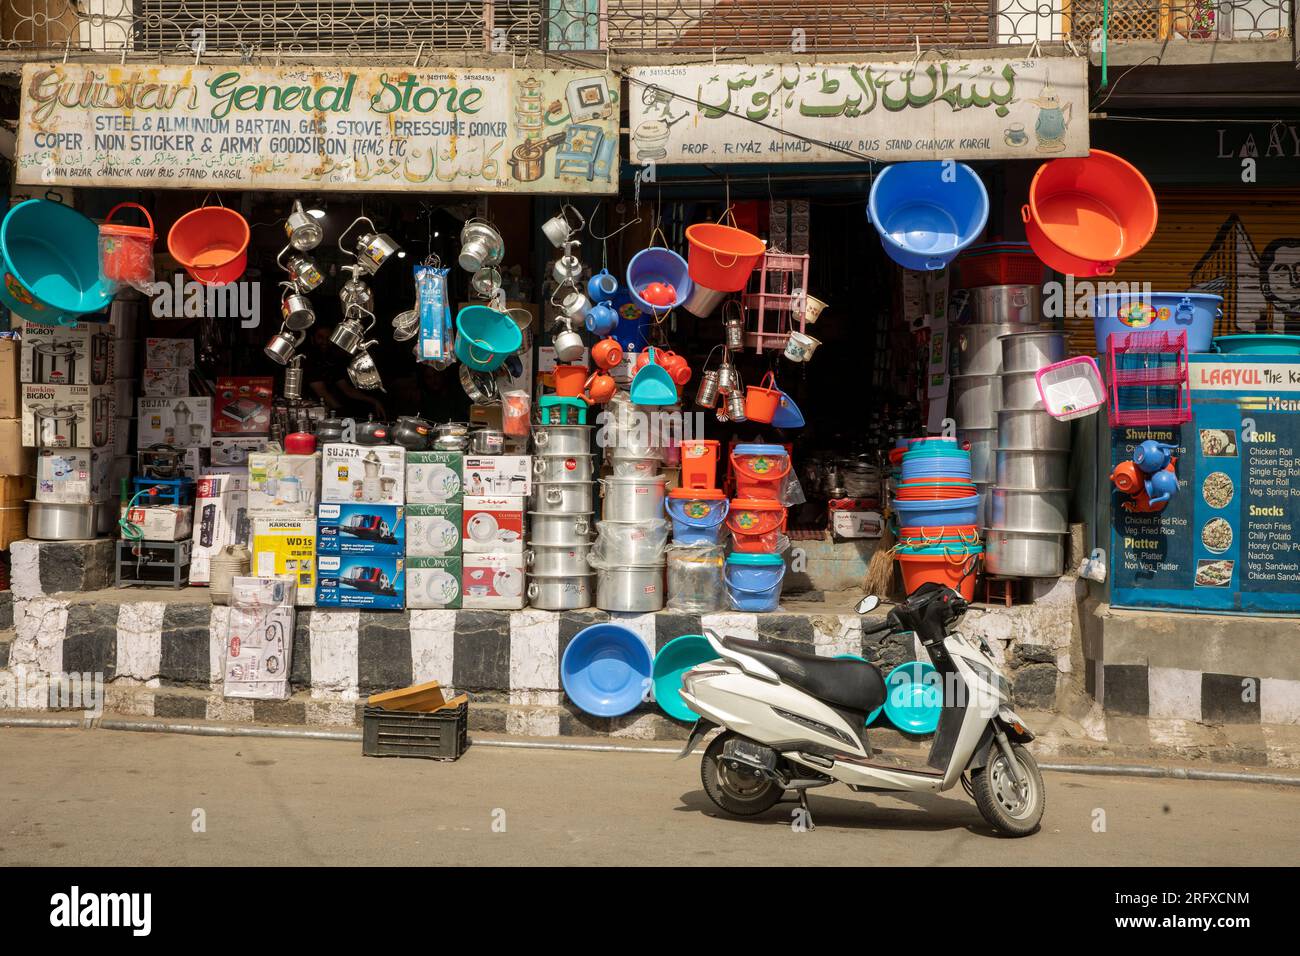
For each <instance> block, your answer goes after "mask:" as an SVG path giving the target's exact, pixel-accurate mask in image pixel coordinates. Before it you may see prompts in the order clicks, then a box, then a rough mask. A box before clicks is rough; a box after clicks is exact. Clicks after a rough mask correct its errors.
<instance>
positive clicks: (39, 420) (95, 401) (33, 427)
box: [22, 383, 116, 448]
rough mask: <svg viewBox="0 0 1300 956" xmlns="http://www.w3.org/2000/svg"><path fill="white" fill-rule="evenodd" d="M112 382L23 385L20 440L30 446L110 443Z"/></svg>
mask: <svg viewBox="0 0 1300 956" xmlns="http://www.w3.org/2000/svg"><path fill="white" fill-rule="evenodd" d="M114 392H115V390H114V388H113V386H112V385H40V384H36V383H28V384H26V385H24V386H23V417H22V421H23V444H24V445H26V446H27V447H29V448H104V447H107V446H110V445H112V444H113V432H114V427H113V426H114V418H115V416H116V411H115V404H114V401H113V396H114Z"/></svg>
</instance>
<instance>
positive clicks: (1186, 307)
mask: <svg viewBox="0 0 1300 956" xmlns="http://www.w3.org/2000/svg"><path fill="white" fill-rule="evenodd" d="M1221 315H1223V296H1221V295H1209V294H1207V293H1202V292H1152V293H1151V294H1149V295H1138V294H1132V293H1128V292H1115V293H1111V294H1108V295H1098V296H1093V299H1092V324H1093V328H1094V329H1095V331H1096V335H1097V352H1098V354H1100V355H1105V354H1106V342H1107V340H1108V339H1109V338H1110V336H1111V334H1112V333H1114V334H1116V335H1124V334H1127V333H1129V332H1186V333H1187V351H1188V352H1209V351H1210V350H1211V349H1212V348H1213V344H1212V343H1213V339H1214V323H1215V321H1216V320H1217V319H1218V318H1219V317H1220V316H1221Z"/></svg>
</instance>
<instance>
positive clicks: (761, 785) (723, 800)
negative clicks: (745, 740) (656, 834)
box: [700, 730, 785, 817]
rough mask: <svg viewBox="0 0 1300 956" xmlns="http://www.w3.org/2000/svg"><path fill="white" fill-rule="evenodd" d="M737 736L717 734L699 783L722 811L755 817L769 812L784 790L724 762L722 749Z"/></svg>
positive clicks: (728, 733)
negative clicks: (766, 811)
mask: <svg viewBox="0 0 1300 956" xmlns="http://www.w3.org/2000/svg"><path fill="white" fill-rule="evenodd" d="M735 736H738V735H737V734H733V733H732V732H731V731H729V730H728V731H726V732H724V733H721V734H718V736H716V737H714V738H713V741H712V743H710V744H709V746H708V748H707V749H706V750H705V751H704V758H703V759H702V760H701V761H700V782H701V783H703V784H704V792H705V793H707V794H708V795H709V799H710V800H712V801H713V802H714V803H715V804H716V805H717V806H718V807H719V809H722V810H725V811H727V813H731V814H735V815H736V816H738V817H752V816H754V815H756V814H759V813H762V812H763V811H765V810H770V809H772V807H774V806H776V804H777V802H778V801H779V800H780V799H781V797H782V796H783V795H784V793H785V790H783V789H782V788H781V786H780V785H779V784H777V783H776V781H774V780H771V779H769V778H767V777H761V776H753V775H751V774H750V773H749V772H748V771H747V770H741V771H736V770H733V769H732V768H730V767H728V766H727V765H726V763H725V762H724V761H723V759H722V748H723V747H725V746H726V745H727V741H728V740H730V739H731V738H732V737H735Z"/></svg>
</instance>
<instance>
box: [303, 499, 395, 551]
mask: <svg viewBox="0 0 1300 956" xmlns="http://www.w3.org/2000/svg"><path fill="white" fill-rule="evenodd" d="M404 511H405V509H404V508H403V507H402V505H371V504H333V503H330V502H322V503H321V506H320V508H319V509H318V510H317V514H316V517H317V521H316V553H317V555H322V554H381V555H389V556H393V557H399V558H400V557H401V556H402V555H403V554H405V553H406V520H405V515H404Z"/></svg>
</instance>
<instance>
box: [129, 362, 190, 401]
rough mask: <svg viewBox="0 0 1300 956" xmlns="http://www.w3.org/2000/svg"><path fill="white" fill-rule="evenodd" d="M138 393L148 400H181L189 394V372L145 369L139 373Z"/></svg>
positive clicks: (177, 369)
mask: <svg viewBox="0 0 1300 956" xmlns="http://www.w3.org/2000/svg"><path fill="white" fill-rule="evenodd" d="M140 391H141V393H143V394H144V395H146V396H147V397H149V398H182V397H184V396H186V395H188V394H189V393H190V371H189V369H185V368H146V369H144V370H142V371H141V373H140Z"/></svg>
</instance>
